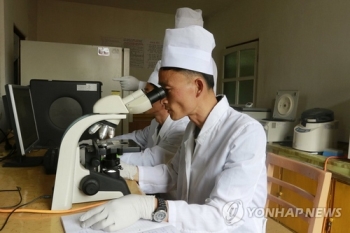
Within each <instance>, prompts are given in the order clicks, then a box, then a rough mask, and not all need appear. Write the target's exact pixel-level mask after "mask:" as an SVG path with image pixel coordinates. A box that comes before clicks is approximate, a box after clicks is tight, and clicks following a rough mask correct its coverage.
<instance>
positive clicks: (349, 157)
mask: <svg viewBox="0 0 350 233" xmlns="http://www.w3.org/2000/svg"><path fill="white" fill-rule="evenodd" d="M348 146H349V149H348V159H350V137H349V145H348Z"/></svg>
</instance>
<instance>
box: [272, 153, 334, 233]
mask: <svg viewBox="0 0 350 233" xmlns="http://www.w3.org/2000/svg"><path fill="white" fill-rule="evenodd" d="M266 163H267V191H268V195H267V205H266V207H267V208H271V206H272V205H273V207H272V208H274V207H276V206H277V208H286V209H287V210H288V211H289V210H291V212H293V216H295V217H298V218H301V219H303V220H304V221H306V223H307V229H308V230H307V232H308V233H321V232H322V228H323V221H324V215H323V214H315V213H314V214H310V213H311V212H310V211H307V210H306V208H305V206H296V205H299V204H300V203H301V201H300V200H299V197H300V199H302V198H304V199H307V200H308V201H309V203H311V204H310V205H312V206H307V207H308V208H311V209H313V210H315V209H322V210H325V209H324V208H326V207H327V198H328V193H329V188H330V183H331V177H332V174H331V173H330V172H326V171H323V170H321V169H318V168H316V167H313V166H310V165H308V164H305V163H302V162H300V161H296V160H292V159H289V158H286V157H283V156H280V155H277V154H274V153H267V158H266ZM277 167H279V169H282V170H283V172H287V171H286V170H289V171H292V172H295V173H297V174H296V175H292V176H290V177H293V176H297V177H299V175H302V176H304V177H308V178H310V181H311V182H313V183H314V184H315V185H314V186H315V188H314V189H315V193H314V194H312V193H310V192H309V191H306V190H305V188H300V187H299V184H295V183H301V182H299V181H298V180H299V178H296V180H297V182H294V184H292V183H290V182H289V181H288V178H286V177H283V176H282V175H280V174H277V175H276V173H277V172H276V170H277V169H275V168H277ZM280 171H281V170H280ZM295 173H293V174H295ZM286 174H287V173H286ZM276 176H279V177H276ZM312 180H313V181H312ZM307 186H310V185H307ZM311 186H312V185H311ZM276 188H277V189H276ZM308 188H309V187H307V189H308ZM276 190H279V191H276ZM284 193H288V195H289V197H291V196H292V195H291V194H290V193H292V194H293V195H294V198H293V199H298V200H297V201H296V202H297V204H295V203H291V201H290V200H291V198H287V197H286V196H283V197H282V195H284ZM294 202H295V201H294ZM272 203H275V204H272ZM309 210H310V209H309ZM291 212H290V213H291ZM316 213H317V212H316ZM269 221H270V220H269ZM272 224H275V223H272Z"/></svg>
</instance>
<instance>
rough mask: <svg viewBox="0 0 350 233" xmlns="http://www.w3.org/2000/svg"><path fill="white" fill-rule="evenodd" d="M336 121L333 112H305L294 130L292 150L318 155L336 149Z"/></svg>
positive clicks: (320, 109) (314, 110)
mask: <svg viewBox="0 0 350 233" xmlns="http://www.w3.org/2000/svg"><path fill="white" fill-rule="evenodd" d="M337 133H338V121H337V120H334V115H333V111H331V110H328V109H322V108H314V109H309V110H306V111H305V112H303V113H302V115H301V122H300V123H299V124H298V125H297V126H295V128H294V138H293V148H294V149H297V150H302V151H307V152H313V153H320V152H323V151H324V150H325V149H330V148H334V149H335V148H337Z"/></svg>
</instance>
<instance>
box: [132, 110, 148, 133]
mask: <svg viewBox="0 0 350 233" xmlns="http://www.w3.org/2000/svg"><path fill="white" fill-rule="evenodd" d="M153 118H154V116H153V115H151V114H134V115H133V121H132V122H131V121H129V133H131V132H133V131H134V130H138V129H143V128H145V127H147V126H149V125H150V124H151V121H152V119H153Z"/></svg>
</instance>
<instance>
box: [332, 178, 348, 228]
mask: <svg viewBox="0 0 350 233" xmlns="http://www.w3.org/2000/svg"><path fill="white" fill-rule="evenodd" d="M349 194H350V185H348V184H345V183H342V182H339V181H335V187H334V195H333V197H334V198H333V208H335V210H337V211H335V212H334V215H333V223H332V226H331V232H332V233H344V232H348V231H349V230H348V228H349V216H350V204H349V198H348V197H349ZM337 208H338V209H337Z"/></svg>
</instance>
